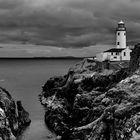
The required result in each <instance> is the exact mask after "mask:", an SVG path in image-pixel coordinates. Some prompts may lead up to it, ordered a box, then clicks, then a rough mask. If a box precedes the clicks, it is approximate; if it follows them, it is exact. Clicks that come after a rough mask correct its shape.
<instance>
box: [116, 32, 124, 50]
mask: <svg viewBox="0 0 140 140" xmlns="http://www.w3.org/2000/svg"><path fill="white" fill-rule="evenodd" d="M118 33H119V35H118ZM118 42H120V45H118ZM116 46H117V48H126V31H117V32H116Z"/></svg>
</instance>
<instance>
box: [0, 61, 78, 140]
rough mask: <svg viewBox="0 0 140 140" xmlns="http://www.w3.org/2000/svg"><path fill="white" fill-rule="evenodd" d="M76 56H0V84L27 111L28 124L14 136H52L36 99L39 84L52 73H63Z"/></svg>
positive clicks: (29, 139) (33, 139) (44, 139)
mask: <svg viewBox="0 0 140 140" xmlns="http://www.w3.org/2000/svg"><path fill="white" fill-rule="evenodd" d="M79 61H80V60H78V59H0V86H2V87H4V88H6V89H7V90H8V91H9V92H10V94H11V95H12V97H13V98H14V99H15V100H21V101H22V104H23V106H24V108H25V109H26V110H27V111H28V112H29V113H30V118H31V120H32V122H31V125H30V126H29V127H28V128H27V129H26V130H25V131H24V133H23V134H22V136H20V137H19V138H18V140H50V139H52V140H53V139H55V134H53V133H52V132H51V131H50V130H49V129H48V128H47V126H46V125H45V123H44V113H45V111H44V109H43V107H42V106H41V104H40V102H39V100H38V94H39V93H41V90H42V85H43V84H44V83H45V82H46V81H47V79H49V78H50V77H52V76H59V75H64V74H66V73H67V71H68V69H69V68H70V67H71V66H73V65H74V64H75V63H77V62H79Z"/></svg>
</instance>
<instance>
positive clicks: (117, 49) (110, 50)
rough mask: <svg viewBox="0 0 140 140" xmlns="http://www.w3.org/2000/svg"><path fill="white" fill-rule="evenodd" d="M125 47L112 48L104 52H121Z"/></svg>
mask: <svg viewBox="0 0 140 140" xmlns="http://www.w3.org/2000/svg"><path fill="white" fill-rule="evenodd" d="M125 49H126V48H112V49H109V50H107V51H104V52H122V51H123V50H125Z"/></svg>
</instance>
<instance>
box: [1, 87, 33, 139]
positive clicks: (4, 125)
mask: <svg viewBox="0 0 140 140" xmlns="http://www.w3.org/2000/svg"><path fill="white" fill-rule="evenodd" d="M30 122H31V120H30V119H29V113H28V112H27V111H25V109H24V108H23V107H22V104H21V102H20V101H17V103H15V101H14V100H13V98H12V97H11V95H10V94H9V92H8V91H6V90H5V89H3V88H1V87H0V140H16V136H17V135H18V134H20V133H21V131H22V130H23V129H24V128H25V127H26V126H28V125H29V124H30Z"/></svg>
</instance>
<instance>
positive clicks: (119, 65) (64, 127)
mask: <svg viewBox="0 0 140 140" xmlns="http://www.w3.org/2000/svg"><path fill="white" fill-rule="evenodd" d="M138 51H139V52H140V47H138V45H136V46H135V49H134V50H133V53H132V54H131V61H130V64H129V62H113V63H109V62H103V63H100V62H97V61H94V60H91V59H84V60H83V61H82V62H80V63H79V64H76V65H75V66H74V67H73V68H70V69H69V71H68V74H66V75H65V76H60V77H53V78H50V79H49V80H48V81H47V82H46V84H45V85H44V86H43V90H42V93H41V95H40V101H41V103H42V104H43V105H44V107H45V109H46V113H45V121H46V123H47V124H48V125H49V126H50V127H51V128H52V129H53V130H54V131H55V132H56V134H58V135H59V137H58V139H62V140H66V139H67V140H79V139H80V140H136V139H140V70H139V62H135V61H139V59H140V55H139V54H138ZM136 53H137V55H135V54H136ZM133 63H134V65H135V68H134V67H133Z"/></svg>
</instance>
